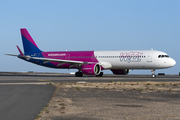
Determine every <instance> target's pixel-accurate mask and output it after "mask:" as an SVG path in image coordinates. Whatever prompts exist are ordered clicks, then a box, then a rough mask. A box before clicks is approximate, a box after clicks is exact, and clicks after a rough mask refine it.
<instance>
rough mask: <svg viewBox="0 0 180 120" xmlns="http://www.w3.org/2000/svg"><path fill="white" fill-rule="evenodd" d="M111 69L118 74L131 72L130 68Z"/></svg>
mask: <svg viewBox="0 0 180 120" xmlns="http://www.w3.org/2000/svg"><path fill="white" fill-rule="evenodd" d="M111 71H112V72H113V74H116V75H127V74H128V73H129V69H111Z"/></svg>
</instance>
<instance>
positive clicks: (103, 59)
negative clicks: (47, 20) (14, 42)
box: [6, 28, 176, 77]
mask: <svg viewBox="0 0 180 120" xmlns="http://www.w3.org/2000/svg"><path fill="white" fill-rule="evenodd" d="M21 36H22V42H23V47H24V53H23V52H22V51H21V50H20V49H19V47H18V46H17V48H18V50H19V52H20V54H19V55H12V54H6V55H11V56H17V57H18V58H20V59H23V60H25V61H28V62H31V63H34V64H38V65H42V66H45V67H51V68H59V69H78V72H76V74H75V76H76V77H82V76H83V74H84V75H96V76H98V77H101V76H103V72H102V70H107V69H109V70H111V71H112V72H113V74H116V75H126V74H128V73H129V70H130V69H150V70H151V72H152V77H156V75H155V70H156V69H165V68H170V67H173V66H174V65H175V64H176V61H175V60H174V59H172V58H170V57H169V56H168V55H167V54H166V53H164V52H161V51H155V50H129V51H55V52H44V51H41V50H40V49H39V48H38V46H37V45H36V43H35V42H34V40H33V39H32V37H31V36H30V34H29V33H28V31H27V30H26V29H25V28H23V29H21Z"/></svg>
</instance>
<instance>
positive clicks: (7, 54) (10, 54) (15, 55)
mask: <svg viewBox="0 0 180 120" xmlns="http://www.w3.org/2000/svg"><path fill="white" fill-rule="evenodd" d="M4 55H9V56H16V57H17V56H19V55H13V54H4Z"/></svg>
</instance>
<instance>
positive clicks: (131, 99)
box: [36, 81, 180, 120]
mask: <svg viewBox="0 0 180 120" xmlns="http://www.w3.org/2000/svg"><path fill="white" fill-rule="evenodd" d="M49 84H50V85H54V86H56V88H57V89H56V91H55V93H54V96H53V98H52V99H51V101H50V103H48V104H47V105H46V106H45V107H44V108H43V110H42V111H41V112H40V114H39V115H38V116H37V118H36V120H124V119H126V120H146V119H147V120H150V119H152V120H164V119H167V120H169V119H170V120H180V82H113V81H111V82H109V83H84V82H81V83H49Z"/></svg>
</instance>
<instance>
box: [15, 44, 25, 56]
mask: <svg viewBox="0 0 180 120" xmlns="http://www.w3.org/2000/svg"><path fill="white" fill-rule="evenodd" d="M16 47H17V49H18V50H19V53H20V55H21V56H24V54H23V53H22V51H21V50H20V48H19V47H18V46H16Z"/></svg>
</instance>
